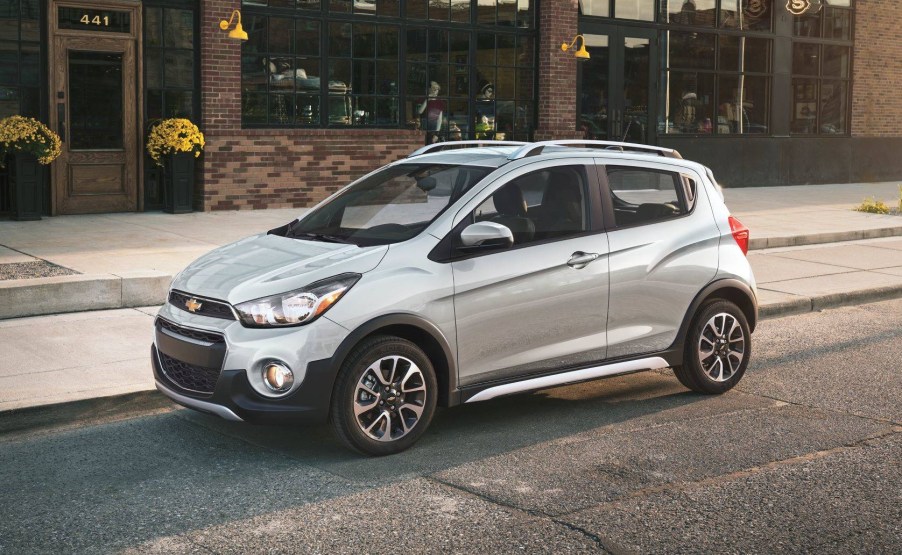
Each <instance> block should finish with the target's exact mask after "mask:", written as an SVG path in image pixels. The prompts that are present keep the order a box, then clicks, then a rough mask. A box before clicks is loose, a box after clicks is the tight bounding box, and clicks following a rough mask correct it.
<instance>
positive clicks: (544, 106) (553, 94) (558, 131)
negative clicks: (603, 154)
mask: <svg viewBox="0 0 902 555" xmlns="http://www.w3.org/2000/svg"><path fill="white" fill-rule="evenodd" d="M578 18H579V7H578V4H577V0H540V2H539V22H538V27H539V64H538V69H539V95H538V97H539V121H538V126H537V129H536V134H535V135H536V136H535V138H536V140H540V141H541V140H549V139H576V138H582V134H580V133H577V130H576V64H577V60H576V58H575V57H574V56H573V52H572V51H567V52H563V51H562V50H561V43H562V42H567V43H568V44H569V43H570V41H572V40H573V37H574V35H576V30H577V23H578Z"/></svg>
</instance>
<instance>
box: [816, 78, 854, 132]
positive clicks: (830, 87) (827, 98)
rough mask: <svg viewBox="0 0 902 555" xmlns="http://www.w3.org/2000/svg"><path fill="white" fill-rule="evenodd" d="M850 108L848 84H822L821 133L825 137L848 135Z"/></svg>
mask: <svg viewBox="0 0 902 555" xmlns="http://www.w3.org/2000/svg"><path fill="white" fill-rule="evenodd" d="M848 107H849V99H848V83H846V82H844V81H824V82H822V83H821V106H820V108H821V122H820V128H819V131H820V133H821V134H823V135H835V134H840V133H846V132H847V129H846V121H847V120H848Z"/></svg>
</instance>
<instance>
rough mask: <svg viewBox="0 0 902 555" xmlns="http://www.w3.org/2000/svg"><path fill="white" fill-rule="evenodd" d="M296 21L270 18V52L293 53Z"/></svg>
mask: <svg viewBox="0 0 902 555" xmlns="http://www.w3.org/2000/svg"><path fill="white" fill-rule="evenodd" d="M294 42H295V41H294V20H293V19H287V18H284V17H270V18H269V51H270V52H279V53H286V54H288V53H291V52H293V50H292V47H293V46H294Z"/></svg>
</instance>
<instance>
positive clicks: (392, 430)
mask: <svg viewBox="0 0 902 555" xmlns="http://www.w3.org/2000/svg"><path fill="white" fill-rule="evenodd" d="M437 393H438V391H437V386H436V379H435V371H434V370H433V368H432V363H431V362H430V361H429V357H427V356H426V354H425V353H423V351H422V349H420V348H419V347H417V346H416V345H415V344H414V343H411V342H410V341H407V340H406V339H402V338H400V337H394V336H376V337H371V338H369V339H366V340H364V341H363V342H362V343H361V344H360V345H358V346H357V347H356V348H355V349H354V350H353V351H352V352H351V354H350V355H349V356H348V358H347V360H346V361H345V363H344V364H343V365H342V368H341V371H340V372H339V375H338V380H337V381H336V384H335V390H334V394H333V398H332V408H331V415H330V419H331V423H332V428H333V430H334V431H335V433H336V435H337V436H338V438H339V439H340V440H341V441H342V442H343V443H345V444H346V445H348V446H349V447H351V448H353V449H356V450H358V451H361V452H363V453H366V454H368V455H390V454H393V453H398V452H400V451H403V450H405V449H407V448H408V447H410V446H411V445H413V443H414V442H416V440H417V439H419V437H420V436H421V435H422V434H423V432H425V431H426V428H428V427H429V423H430V422H431V421H432V415H433V413H434V412H435V404H436V398H437Z"/></svg>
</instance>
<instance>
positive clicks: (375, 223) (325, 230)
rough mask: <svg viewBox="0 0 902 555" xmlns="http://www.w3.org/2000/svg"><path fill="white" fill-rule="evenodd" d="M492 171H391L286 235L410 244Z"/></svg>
mask: <svg viewBox="0 0 902 555" xmlns="http://www.w3.org/2000/svg"><path fill="white" fill-rule="evenodd" d="M490 171H492V168H483V167H477V166H452V165H446V164H398V165H395V166H390V167H387V168H385V169H383V170H381V171H379V172H376V173H375V174H373V175H371V176H369V177H368V178H366V179H364V180H362V181H360V182H358V183H356V184H355V185H353V186H352V187H350V188H349V189H347V190H346V191H344V192H343V193H342V194H341V195H339V196H337V197H335V198H334V199H332V200H331V201H329V202H328V203H326V204H324V205H322V206H320V207H319V208H317V209H316V210H314V211H313V212H311V213H310V214H308V215H307V216H305V217H304V218H302V219H301V220H300V221H299V222H297V223H296V224H294V225H293V226H291V228H290V230H288V233H287V235H288V236H289V237H296V238H298V239H311V240H318V241H334V242H341V243H354V244H356V245H360V246H366V245H388V244H392V243H399V242H401V241H406V240H407V239H410V238H412V237H415V236H416V235H417V234H419V233H420V232H421V231H423V230H424V229H426V226H428V225H429V224H430V223H432V221H433V220H434V219H435V218H436V217H438V215H439V214H441V213H442V212H443V211H444V210H445V209H446V208H447V207H448V206H450V205H451V204H452V203H453V202H454V201H456V200H457V199H458V198H460V196H461V195H462V194H464V193H465V192H466V191H467V190H469V189H470V187H472V186H473V185H475V184H476V183H478V182H479V180H481V179H482V178H483V177H485V176H486V175H488V173H489V172H490Z"/></svg>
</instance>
